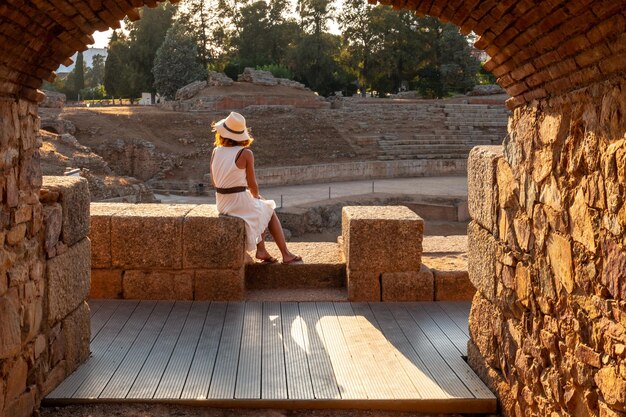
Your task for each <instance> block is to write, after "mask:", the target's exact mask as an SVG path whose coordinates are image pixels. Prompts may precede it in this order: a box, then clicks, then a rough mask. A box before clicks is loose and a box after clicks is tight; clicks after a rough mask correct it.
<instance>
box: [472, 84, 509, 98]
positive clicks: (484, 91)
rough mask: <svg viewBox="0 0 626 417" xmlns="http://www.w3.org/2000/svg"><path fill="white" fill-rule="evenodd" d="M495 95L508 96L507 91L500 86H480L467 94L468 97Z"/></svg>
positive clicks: (476, 86)
mask: <svg viewBox="0 0 626 417" xmlns="http://www.w3.org/2000/svg"><path fill="white" fill-rule="evenodd" d="M494 94H506V91H505V90H504V89H503V88H502V87H500V86H499V85H498V84H478V85H475V86H474V87H473V88H472V90H471V91H469V92H468V93H467V95H468V96H490V95H494Z"/></svg>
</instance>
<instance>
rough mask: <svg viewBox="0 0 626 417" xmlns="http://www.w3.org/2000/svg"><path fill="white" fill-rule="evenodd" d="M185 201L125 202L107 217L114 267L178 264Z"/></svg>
mask: <svg viewBox="0 0 626 417" xmlns="http://www.w3.org/2000/svg"><path fill="white" fill-rule="evenodd" d="M193 207H195V206H194V205H187V204H179V205H176V204H127V205H126V207H125V209H124V210H122V211H120V212H118V213H117V214H115V215H113V216H111V264H112V266H113V267H114V268H122V269H141V268H164V269H177V268H181V267H182V231H183V219H184V217H185V215H186V214H187V213H188V212H189V211H191V209H192V208H193Z"/></svg>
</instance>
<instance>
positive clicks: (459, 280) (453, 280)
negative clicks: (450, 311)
mask: <svg viewBox="0 0 626 417" xmlns="http://www.w3.org/2000/svg"><path fill="white" fill-rule="evenodd" d="M433 275H434V281H435V301H471V300H472V298H474V294H476V287H474V285H473V284H472V281H470V279H469V274H468V272H467V271H439V270H437V269H435V270H433Z"/></svg>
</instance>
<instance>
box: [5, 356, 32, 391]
mask: <svg viewBox="0 0 626 417" xmlns="http://www.w3.org/2000/svg"><path fill="white" fill-rule="evenodd" d="M7 365H8V366H7V373H6V399H7V402H11V401H13V400H14V399H16V398H17V397H18V396H20V395H21V394H22V393H23V392H24V391H26V378H27V377H28V364H27V363H26V361H25V360H24V358H22V357H21V356H20V357H18V358H17V359H15V360H13V361H9V363H8V364H7Z"/></svg>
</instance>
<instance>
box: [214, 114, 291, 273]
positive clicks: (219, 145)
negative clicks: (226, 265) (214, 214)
mask: <svg viewBox="0 0 626 417" xmlns="http://www.w3.org/2000/svg"><path fill="white" fill-rule="evenodd" d="M213 131H214V132H215V148H214V149H213V154H212V155H211V168H210V169H211V181H212V182H213V186H214V187H215V190H216V195H215V200H216V204H217V210H218V211H219V212H220V213H222V214H227V215H230V216H235V217H240V218H242V219H243V220H244V221H245V226H246V250H253V249H254V248H255V247H256V255H255V256H256V258H257V259H258V260H259V261H261V262H263V263H275V262H277V261H278V260H277V259H276V258H274V257H273V256H271V255H270V254H269V253H268V252H267V250H266V249H265V241H264V232H265V229H269V232H270V233H271V235H272V236H273V237H274V241H275V242H276V244H277V245H278V249H280V252H281V254H282V257H283V264H291V263H294V262H300V261H302V258H301V257H300V256H298V255H295V254H293V253H291V252H290V251H289V249H287V243H286V242H285V235H284V233H283V228H282V226H281V225H280V221H279V220H278V217H277V216H276V213H275V212H274V209H275V208H276V203H274V201H273V200H265V199H263V197H261V195H260V194H259V186H258V184H257V182H256V176H255V174H254V154H253V153H252V151H251V150H250V149H249V147H250V145H252V142H253V141H254V139H253V138H252V137H251V136H250V135H249V133H248V129H247V128H246V119H245V118H244V117H243V116H242V115H241V114H239V113H235V112H231V113H230V114H229V115H228V117H227V118H226V119H223V120H220V121H219V122H217V123H214V124H213Z"/></svg>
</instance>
